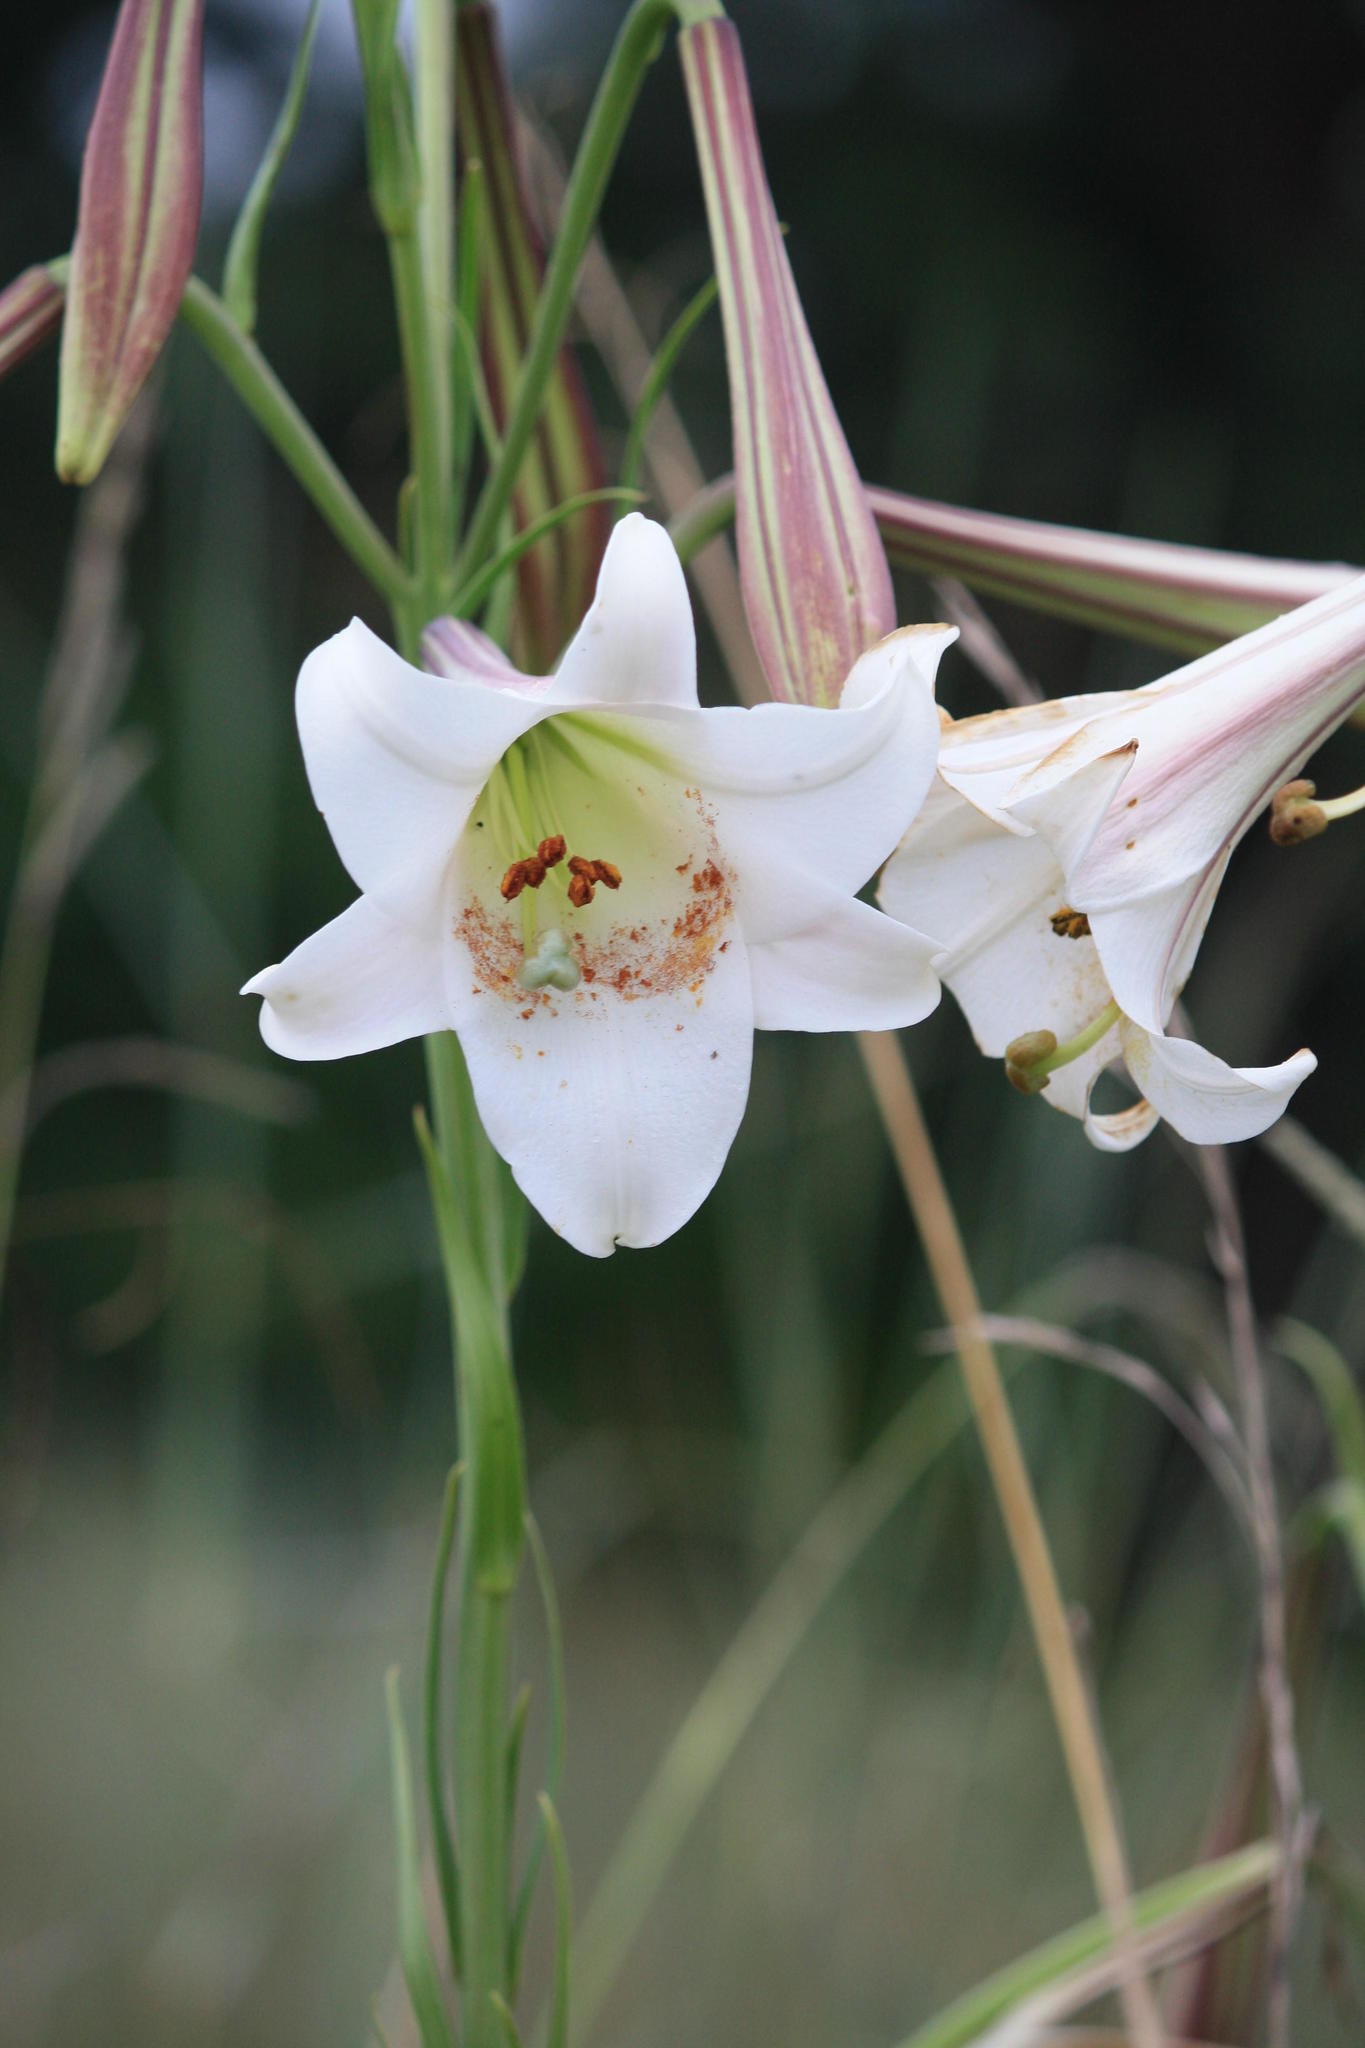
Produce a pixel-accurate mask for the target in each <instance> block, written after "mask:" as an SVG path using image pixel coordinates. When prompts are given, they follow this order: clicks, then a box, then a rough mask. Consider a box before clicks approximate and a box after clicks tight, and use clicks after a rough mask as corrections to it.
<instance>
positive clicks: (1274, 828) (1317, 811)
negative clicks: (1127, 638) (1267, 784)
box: [1270, 776, 1327, 846]
mask: <svg viewBox="0 0 1365 2048" xmlns="http://www.w3.org/2000/svg"><path fill="white" fill-rule="evenodd" d="M1317 793H1318V791H1317V784H1316V783H1314V782H1310V781H1309V780H1308V779H1307V777H1306V776H1299V777H1298V778H1297V779H1296V780H1295V781H1293V782H1286V784H1285V786H1284V788H1283V789H1280V790H1277V791H1276V792H1275V795H1274V797H1273V798H1272V799H1271V804H1270V836H1271V838H1272V839H1273V840H1274V842H1275V844H1276V845H1277V846H1302V844H1303V842H1304V840H1305V839H1316V838H1317V836H1318V834H1319V833H1320V832H1325V831H1326V830H1327V813H1326V811H1325V810H1324V809H1323V808H1322V805H1321V804H1315V803H1314V802H1313V798H1314V797H1315V796H1316V795H1317Z"/></svg>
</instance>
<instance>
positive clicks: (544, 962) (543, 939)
mask: <svg viewBox="0 0 1365 2048" xmlns="http://www.w3.org/2000/svg"><path fill="white" fill-rule="evenodd" d="M582 978H583V977H582V975H581V974H580V973H579V971H578V963H577V961H576V960H575V959H574V957H573V955H572V953H571V952H570V951H569V948H568V945H567V944H566V942H565V938H564V934H563V932H560V931H556V930H555V929H554V928H553V926H552V927H551V928H550V930H549V931H544V932H542V933H541V934H540V942H539V944H538V945H537V947H536V950H535V952H534V953H528V954H527V955H526V958H525V959H524V960H523V961H522V963H521V966H520V967H519V968H518V969H517V980H518V981H519V982H520V983H521V985H522V987H523V988H527V989H541V988H558V989H563V990H564V992H565V993H566V994H567V993H568V991H569V990H570V989H571V988H577V987H578V984H579V982H580V981H581V980H582Z"/></svg>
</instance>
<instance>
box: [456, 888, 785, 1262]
mask: <svg viewBox="0 0 1365 2048" xmlns="http://www.w3.org/2000/svg"><path fill="white" fill-rule="evenodd" d="M730 933H731V935H730V937H729V938H728V940H726V941H725V942H724V948H723V950H722V949H721V948H719V947H717V948H716V949H714V950H713V952H712V954H711V957H710V959H709V962H707V963H706V965H705V966H704V968H703V970H702V971H701V972H700V973H699V975H698V976H697V977H696V978H695V979H694V980H693V981H692V982H686V981H681V982H679V983H677V984H676V985H675V986H673V987H671V988H669V989H666V990H659V989H652V990H649V991H647V992H646V991H643V990H639V991H637V992H633V993H630V992H628V993H623V992H621V991H619V990H617V989H616V988H614V987H613V986H612V985H611V984H610V983H609V982H607V981H605V980H603V981H602V982H601V984H600V986H593V985H589V984H587V983H586V982H585V983H581V984H580V985H579V987H578V988H576V989H574V990H573V991H572V992H571V993H569V994H567V995H564V994H558V993H553V994H551V993H546V994H545V995H544V996H543V997H541V998H539V999H532V998H531V997H529V996H524V995H522V994H521V992H520V991H517V990H515V989H514V990H511V991H508V992H501V993H500V992H498V991H497V990H495V989H493V988H489V987H483V988H482V989H480V988H479V984H478V982H477V981H476V980H475V979H474V977H473V976H471V973H470V971H469V956H468V954H467V953H466V952H465V950H464V948H463V947H462V946H460V945H458V944H453V945H451V946H450V947H449V948H448V949H447V972H448V981H447V986H448V989H449V991H450V999H451V1006H452V1009H453V1010H454V1012H455V1013H456V1016H457V1019H458V1030H459V1034H460V1043H461V1045H462V1046H463V1047H464V1054H465V1058H466V1060H467V1061H468V1063H469V1073H470V1078H471V1080H472V1082H473V1084H474V1095H475V1099H476V1101H477V1103H478V1107H479V1115H480V1116H481V1117H482V1119H483V1123H484V1128H485V1129H486V1130H487V1132H488V1135H489V1137H490V1138H491V1139H492V1141H493V1143H494V1145H496V1147H497V1149H498V1151H499V1152H501V1154H502V1155H503V1157H504V1159H506V1160H507V1162H508V1164H509V1165H510V1166H511V1168H512V1172H513V1174H514V1175H515V1177H516V1180H517V1184H518V1186H519V1187H520V1188H521V1189H522V1191H523V1193H524V1194H525V1195H526V1197H527V1199H528V1201H530V1202H531V1203H532V1204H533V1205H534V1207H535V1208H537V1209H538V1210H539V1211H540V1213H541V1215H542V1216H543V1217H544V1218H545V1220H546V1222H547V1223H548V1224H549V1225H550V1226H551V1228H552V1229H553V1230H556V1231H558V1232H559V1234H560V1236H561V1237H564V1238H567V1239H568V1241H569V1243H570V1244H572V1245H574V1246H575V1247H576V1248H577V1249H578V1250H579V1251H581V1252H588V1253H590V1254H592V1255H593V1256H594V1257H598V1258H602V1257H605V1256H606V1254H607V1253H609V1252H611V1251H613V1250H614V1249H615V1247H616V1246H617V1245H618V1244H625V1245H651V1244H658V1243H660V1242H661V1241H662V1240H663V1239H664V1238H666V1237H669V1236H671V1235H672V1233H673V1232H674V1231H675V1230H677V1229H679V1228H680V1227H681V1226H682V1225H683V1224H684V1223H685V1222H686V1221H687V1219H688V1217H689V1216H691V1215H692V1213H693V1211H694V1210H695V1209H697V1208H698V1207H699V1206H700V1204H701V1203H702V1202H703V1201H704V1200H705V1198H706V1196H707V1195H708V1194H709V1193H710V1191H711V1189H712V1188H713V1187H714V1185H715V1183H716V1180H717V1179H718V1177H719V1175H720V1170H721V1168H722V1166H723V1165H724V1164H725V1158H726V1154H727V1153H728V1151H729V1149H730V1145H731V1143H732V1141H733V1139H734V1135H735V1132H736V1131H737V1130H738V1128H739V1123H740V1118H741V1117H742V1116H743V1114H744V1104H745V1101H746V1100H747V1098H748V1093H749V1064H750V1058H751V1055H752V1050H753V997H752V989H751V982H750V975H749V962H748V958H747V955H746V952H745V947H744V940H743V937H742V935H741V934H740V932H739V930H738V928H737V926H735V925H734V924H733V922H732V924H731V927H730Z"/></svg>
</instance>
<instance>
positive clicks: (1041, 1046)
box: [1005, 1031, 1057, 1095]
mask: <svg viewBox="0 0 1365 2048" xmlns="http://www.w3.org/2000/svg"><path fill="white" fill-rule="evenodd" d="M1056 1050H1057V1034H1056V1032H1055V1031H1026V1032H1024V1034H1023V1036H1022V1037H1020V1038H1012V1039H1011V1040H1010V1042H1009V1044H1008V1045H1007V1046H1006V1047H1005V1079H1006V1080H1007V1081H1008V1082H1009V1084H1010V1086H1011V1088H1017V1089H1018V1090H1019V1093H1020V1094H1021V1095H1041V1093H1042V1091H1043V1090H1044V1088H1046V1086H1047V1075H1046V1073H1040V1072H1039V1069H1040V1068H1041V1067H1042V1066H1043V1063H1044V1061H1046V1060H1050V1059H1051V1058H1052V1055H1053V1054H1054V1053H1055V1052H1056Z"/></svg>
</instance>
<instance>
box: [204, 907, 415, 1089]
mask: <svg viewBox="0 0 1365 2048" xmlns="http://www.w3.org/2000/svg"><path fill="white" fill-rule="evenodd" d="M242 994H243V995H244V996H263V997H264V999H265V1000H264V1001H263V1003H262V1004H261V1036H262V1038H263V1039H264V1040H265V1042H266V1044H267V1045H268V1046H270V1047H271V1049H272V1050H273V1051H275V1052H278V1053H283V1054H284V1055H285V1057H286V1058H287V1059H291V1060H336V1059H342V1058H344V1057H346V1056H347V1055H348V1054H350V1053H357V1052H374V1051H376V1050H377V1049H378V1048H379V1047H380V1046H383V1045H397V1044H398V1043H399V1042H400V1040H402V1039H405V1038H419V1037H421V1036H423V1035H424V1034H425V1033H426V1032H429V1031H443V1030H445V1029H446V1027H447V1026H448V1025H449V1022H450V1018H449V1014H448V1012H447V1007H446V996H445V984H444V980H443V977H442V972H441V949H440V941H439V938H438V936H437V935H436V933H435V932H432V931H427V932H422V931H420V930H417V929H414V928H413V927H411V926H409V925H405V924H400V923H399V922H398V921H397V920H396V919H395V918H391V917H388V916H386V915H385V914H384V912H383V911H382V910H379V909H377V908H376V907H375V905H374V904H373V903H372V902H371V901H370V899H369V897H368V896H362V897H360V898H359V900H358V901H357V902H355V903H353V904H352V905H351V907H350V909H349V910H343V911H342V913H341V916H340V917H335V918H333V919H332V922H331V923H330V924H325V925H324V926H323V927H322V930H321V931H318V932H314V934H313V936H312V937H311V938H310V939H305V940H304V942H303V944H302V945H301V946H296V947H295V948H294V950H293V952H292V953H291V954H290V955H289V958H288V959H287V960H282V961H281V962H280V963H279V965H278V966H276V967H266V968H264V969H263V970H262V971H261V973H259V974H257V975H253V977H252V979H251V980H250V981H249V982H248V983H247V984H246V986H245V988H244V989H243V990H242Z"/></svg>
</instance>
